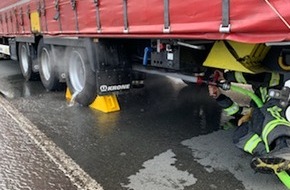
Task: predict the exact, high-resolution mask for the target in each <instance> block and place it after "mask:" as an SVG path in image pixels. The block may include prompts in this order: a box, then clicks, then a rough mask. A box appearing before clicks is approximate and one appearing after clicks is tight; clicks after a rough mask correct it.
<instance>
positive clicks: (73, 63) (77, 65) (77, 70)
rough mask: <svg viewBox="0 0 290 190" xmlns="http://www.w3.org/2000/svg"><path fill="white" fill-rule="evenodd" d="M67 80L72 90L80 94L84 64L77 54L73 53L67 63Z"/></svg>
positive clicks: (84, 75)
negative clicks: (68, 79)
mask: <svg viewBox="0 0 290 190" xmlns="http://www.w3.org/2000/svg"><path fill="white" fill-rule="evenodd" d="M69 78H70V82H71V85H72V87H73V89H74V90H75V91H77V92H81V91H82V90H83V89H84V86H85V78H86V73H85V63H84V60H83V58H82V56H81V55H80V53H79V52H77V51H73V52H72V56H71V57H70V62H69Z"/></svg>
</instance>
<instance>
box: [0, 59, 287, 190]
mask: <svg viewBox="0 0 290 190" xmlns="http://www.w3.org/2000/svg"><path fill="white" fill-rule="evenodd" d="M0 78H1V80H0V91H1V93H2V94H3V95H4V96H5V97H6V99H7V100H8V101H9V102H10V104H11V105H12V106H13V107H15V108H16V109H17V110H18V111H19V112H20V113H21V114H23V116H24V117H26V118H28V119H29V120H30V121H31V122H32V124H33V125H35V126H36V128H37V129H38V130H39V131H40V132H41V133H43V134H44V135H45V136H46V137H47V138H48V139H50V140H51V141H52V142H53V143H54V144H55V145H56V146H57V147H59V148H60V149H61V150H63V151H64V154H66V155H67V156H68V157H70V158H71V159H72V160H73V161H74V162H75V163H76V164H77V165H78V166H80V167H81V168H82V170H83V171H84V172H86V173H87V174H88V175H89V176H91V177H92V178H93V179H94V180H95V181H96V182H97V183H98V184H100V185H101V186H102V187H103V189H105V190H122V189H134V190H147V189H148V190H149V189H150V190H182V189H184V190H191V189H197V190H199V189H201V190H203V189H223V190H242V189H249V190H250V189H253V190H256V189H269V190H270V189H277V190H278V189H284V188H283V186H282V185H281V184H280V182H279V181H278V180H277V179H276V178H275V176H271V175H261V174H255V173H254V172H253V171H252V170H251V168H250V166H249V162H250V160H251V157H250V156H249V155H247V154H245V153H243V152H242V151H240V150H238V149H236V148H235V147H234V145H233V144H232V143H231V134H232V131H231V130H229V131H224V130H220V115H221V112H220V110H219V108H218V107H217V105H216V104H215V102H214V101H213V100H212V99H210V98H209V97H208V95H207V89H206V88H204V87H192V86H186V85H185V84H184V83H183V82H182V81H179V80H175V79H170V78H165V77H157V76H148V79H147V80H146V86H145V88H142V89H133V90H132V91H131V92H129V93H126V94H121V95H118V100H119V104H120V106H121V111H119V112H115V113H110V114H104V113H101V112H99V111H96V110H92V109H90V108H86V107H81V106H78V105H74V106H71V107H70V106H68V103H67V102H66V100H65V92H64V91H59V92H47V91H46V90H44V89H43V87H42V85H41V83H40V82H39V81H31V82H24V80H23V79H22V77H21V75H20V74H19V68H18V65H17V64H16V63H15V62H11V61H0ZM0 102H1V101H0ZM1 113H2V112H1V110H0V116H1V119H2V117H3V118H4V117H5V114H4V113H3V114H1ZM16 114H17V113H16ZM8 119H9V118H8ZM6 120H7V118H6ZM13 126H14V128H16V129H15V130H17V132H15V135H14V136H17V138H19V139H20V140H19V141H21V139H22V138H23V139H24V142H26V141H27V140H26V141H25V139H27V138H28V139H29V136H28V137H27V136H25V135H24V136H23V137H22V136H21V135H20V134H21V130H22V126H21V125H17V124H13ZM5 127H6V128H7V126H6V125H4V124H3V123H2V124H1V128H5ZM6 128H5V129H6ZM1 131H2V134H3V130H1ZM4 132H5V134H6V133H7V134H9V135H10V136H12V137H10V136H9V135H2V136H0V138H2V139H0V143H1V144H2V143H4V144H5V143H6V142H7V143H6V144H7V145H6V144H5V146H8V147H11V149H12V150H14V149H15V148H16V147H17V146H16V147H14V146H13V145H10V144H9V143H10V141H13V138H14V137H13V135H11V134H10V133H11V131H9V130H8V131H7V132H6V131H5V130H4ZM31 133H33V131H32V132H31ZM3 136H6V137H5V138H4V137H3ZM12 144H13V143H12ZM1 146H2V145H1ZM22 146H24V147H25V149H27V150H28V151H31V152H34V151H36V152H37V153H35V154H36V155H37V154H38V153H39V154H41V152H38V150H35V149H37V148H31V147H29V146H32V147H33V146H34V144H33V143H32V145H29V146H28V145H27V146H26V144H22ZM5 150H6V148H5ZM5 150H4V149H3V150H2V149H0V153H1V154H2V156H3V155H5V154H6V153H5ZM11 152H14V151H11ZM16 153H17V151H16V150H15V154H16ZM36 157H41V158H42V157H43V158H45V157H46V156H36ZM11 159H14V157H13V156H11ZM15 159H16V160H17V159H18V160H19V158H16V156H15ZM2 160H3V159H2ZM63 160H65V159H63ZM5 162H6V165H7V161H3V163H2V162H1V161H0V167H1V174H0V184H4V185H5V184H6V187H7V184H8V183H9V181H11V180H16V181H17V180H19V179H17V178H18V176H17V175H15V176H14V177H13V175H12V178H11V179H10V178H8V177H6V178H4V177H3V176H7V175H6V173H7V172H9V167H8V169H7V166H6V165H5ZM22 162H23V163H24V162H25V159H24V160H23V161H21V162H20V163H22ZM31 162H32V163H34V160H33V159H32V160H31ZM38 162H41V163H42V164H41V165H40V166H35V167H40V170H41V171H43V170H44V169H43V167H42V165H44V166H45V167H47V168H50V169H49V170H50V171H56V172H54V173H53V175H52V176H50V174H49V172H48V173H46V174H45V176H46V177H42V178H40V180H39V181H42V180H43V181H48V179H50V178H52V179H55V178H57V179H58V180H60V181H61V183H60V182H59V181H54V182H51V184H54V185H55V189H73V188H70V187H61V186H57V185H60V184H62V185H68V186H69V185H72V184H70V183H69V182H68V181H66V180H67V178H66V177H65V173H62V172H60V170H59V169H57V168H55V167H56V166H55V164H54V163H52V162H51V161H50V160H49V159H48V160H47V159H46V158H45V159H43V160H38ZM61 163H64V164H65V163H66V161H63V162H61ZM61 163H60V165H61ZM8 165H9V164H8ZM5 167H6V169H3V168H5ZM58 167H60V166H58ZM41 168H42V169H41ZM16 171H17V170H16ZM32 172H36V173H37V172H38V169H36V171H32ZM10 173H12V174H13V173H14V172H11V171H10ZM16 173H17V172H16ZM39 175H41V174H39ZM55 176H59V177H55ZM45 178H47V179H45ZM40 184H44V183H40ZM0 187H2V186H0ZM3 187H5V186H3ZM72 187H74V186H73V185H72ZM3 189H9V188H3ZM19 189H22V188H19ZM30 189H49V188H46V186H43V187H42V188H39V187H37V188H36V186H33V184H31V187H30ZM79 189H82V188H81V187H79Z"/></svg>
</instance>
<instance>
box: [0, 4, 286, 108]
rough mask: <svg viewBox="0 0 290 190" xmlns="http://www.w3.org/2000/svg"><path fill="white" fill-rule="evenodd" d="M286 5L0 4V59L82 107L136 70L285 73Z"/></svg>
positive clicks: (188, 76)
mask: <svg viewBox="0 0 290 190" xmlns="http://www.w3.org/2000/svg"><path fill="white" fill-rule="evenodd" d="M289 7H290V2H289V1H286V0H275V1H274V0H259V1H258V0H243V1H241V0H237V1H230V0H218V1H217V0H214V1H203V0H184V1H177V0H163V1H160V0H146V1H145V0H130V1H128V0H113V1H112V0H6V1H1V2H0V39H1V45H0V53H1V54H3V55H8V56H10V58H11V59H13V60H18V61H19V64H20V68H21V71H22V74H23V77H24V78H25V80H27V81H29V80H34V79H36V78H38V77H39V76H40V79H41V81H42V84H43V86H44V87H45V88H46V89H47V90H55V89H57V88H58V87H59V85H60V84H61V83H66V84H67V86H68V88H69V90H70V91H71V92H72V94H74V95H75V97H76V101H77V102H79V103H80V104H82V105H84V106H86V105H89V104H90V103H92V101H93V100H94V99H95V98H96V96H97V95H100V96H101V95H107V94H115V93H119V92H122V91H127V90H129V89H130V88H131V86H132V81H138V80H139V79H142V77H143V75H141V74H140V73H139V72H149V73H150V72H151V73H157V74H162V75H167V74H168V75H173V76H175V77H179V78H181V79H183V80H184V81H187V82H196V80H195V79H196V78H194V77H195V76H196V75H200V74H201V73H203V74H204V73H206V72H210V71H211V69H210V68H219V69H227V70H235V71H241V72H247V73H253V74H256V73H260V72H267V71H273V70H275V71H278V72H287V71H289V70H290V57H289V55H290V48H289V45H290V33H289V31H290V25H289V22H290V12H289V11H288V8H289Z"/></svg>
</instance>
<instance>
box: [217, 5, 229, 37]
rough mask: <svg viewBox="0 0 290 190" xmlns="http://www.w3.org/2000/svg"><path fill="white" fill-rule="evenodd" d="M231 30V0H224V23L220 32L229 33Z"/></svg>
mask: <svg viewBox="0 0 290 190" xmlns="http://www.w3.org/2000/svg"><path fill="white" fill-rule="evenodd" d="M230 31H231V25H230V0H222V23H221V25H220V28H219V32H221V33H229V32H230Z"/></svg>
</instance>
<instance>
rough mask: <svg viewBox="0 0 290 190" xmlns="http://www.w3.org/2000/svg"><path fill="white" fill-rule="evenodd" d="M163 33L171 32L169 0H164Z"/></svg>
mask: <svg viewBox="0 0 290 190" xmlns="http://www.w3.org/2000/svg"><path fill="white" fill-rule="evenodd" d="M163 33H170V21H169V0H164V27H163Z"/></svg>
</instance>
